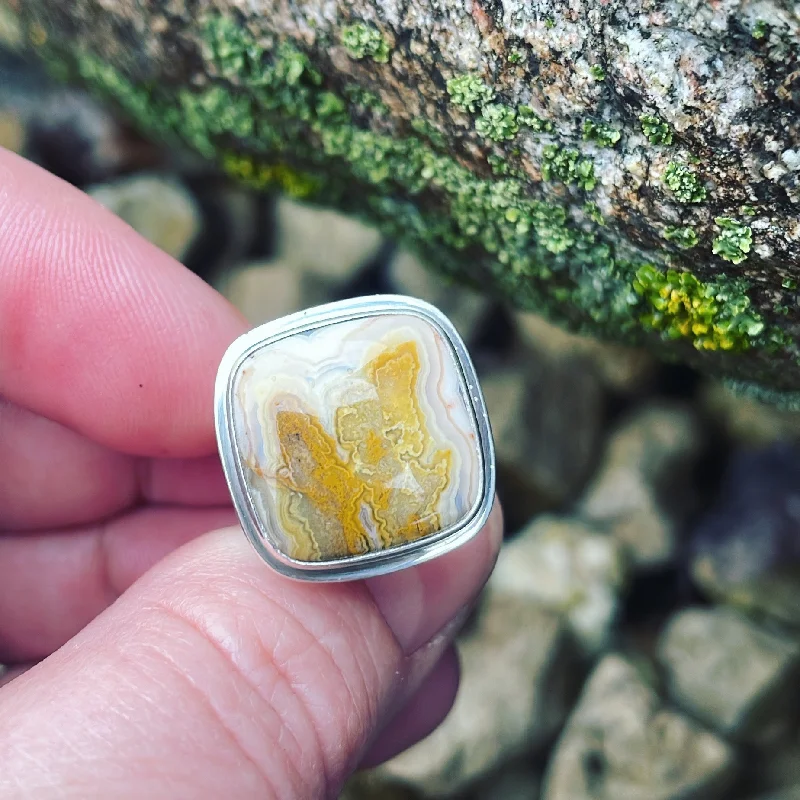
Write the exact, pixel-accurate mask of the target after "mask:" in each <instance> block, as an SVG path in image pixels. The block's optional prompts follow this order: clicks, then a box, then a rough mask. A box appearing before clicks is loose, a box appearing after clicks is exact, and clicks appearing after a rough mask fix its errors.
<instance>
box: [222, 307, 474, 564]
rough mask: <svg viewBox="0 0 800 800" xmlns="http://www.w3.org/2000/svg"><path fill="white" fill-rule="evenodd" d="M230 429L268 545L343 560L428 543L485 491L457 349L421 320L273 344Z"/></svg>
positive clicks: (259, 357) (241, 375)
mask: <svg viewBox="0 0 800 800" xmlns="http://www.w3.org/2000/svg"><path fill="white" fill-rule="evenodd" d="M234 387H235V388H234V408H233V419H234V435H235V438H236V449H237V451H238V452H239V454H240V457H241V459H242V467H243V473H244V476H245V480H246V482H247V486H248V492H249V494H250V497H251V500H252V502H253V505H254V507H255V509H256V512H257V513H258V515H259V516H260V517H261V519H262V521H263V523H264V527H265V529H266V530H267V532H268V535H269V536H270V539H271V540H272V544H273V545H274V546H275V547H276V548H277V549H278V550H279V551H280V552H282V553H283V554H284V555H286V556H288V557H290V558H293V559H295V560H298V561H309V562H311V561H333V560H336V559H341V558H345V557H347V556H352V555H360V554H364V553H368V552H371V551H376V550H384V549H387V548H392V547H396V546H399V545H403V544H407V543H409V542H412V541H417V540H420V539H422V538H424V537H427V536H431V535H433V534H435V533H437V532H438V531H440V530H443V529H445V528H448V527H450V526H452V525H454V524H456V523H458V522H459V521H461V520H463V519H464V518H465V517H467V516H468V515H470V514H471V512H472V511H473V510H474V508H475V507H476V505H477V503H478V502H479V500H480V497H481V492H482V484H481V481H482V463H481V460H480V456H479V454H478V450H479V448H478V446H477V440H478V433H477V430H476V426H475V420H474V416H473V414H472V411H471V406H470V404H469V402H468V399H467V397H466V387H465V386H464V382H463V378H462V376H461V372H460V370H459V368H458V365H457V363H456V360H455V357H454V355H453V353H452V350H451V347H450V345H449V343H448V342H447V341H446V340H445V339H444V338H443V337H442V335H441V334H440V333H439V331H438V330H437V329H436V328H435V327H433V326H432V325H430V324H429V323H427V322H426V321H425V320H423V319H421V318H420V317H417V316H414V315H410V314H384V315H380V316H374V317H366V318H363V319H357V320H349V321H345V322H336V323H332V324H327V325H325V326H323V327H320V328H317V329H314V330H311V331H308V332H304V333H299V334H293V335H291V336H287V337H285V338H283V339H281V340H279V341H278V342H275V343H273V344H270V345H267V346H264V347H263V348H261V349H259V350H258V351H256V352H255V353H253V354H252V355H250V356H249V357H248V358H247V359H246V360H245V361H244V362H243V364H242V365H241V367H240V368H239V370H238V373H237V375H236V378H235V383H234Z"/></svg>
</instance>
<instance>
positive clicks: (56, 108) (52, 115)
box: [0, 19, 164, 188]
mask: <svg viewBox="0 0 800 800" xmlns="http://www.w3.org/2000/svg"><path fill="white" fill-rule="evenodd" d="M0 28H2V19H0ZM1 35H2V34H1V33H0V36H1ZM0 119H2V120H3V122H2V123H0V128H1V129H2V130H0V141H2V144H3V146H5V147H7V148H8V149H11V150H14V151H15V152H18V153H20V154H21V155H23V156H24V157H25V158H27V159H29V160H30V161H33V162H35V163H37V164H39V165H40V166H42V167H44V169H46V170H48V171H49V172H52V173H53V174H55V175H57V176H58V177H60V178H63V179H64V180H66V181H68V182H70V183H72V184H74V185H76V186H80V187H81V188H85V187H86V186H88V185H90V184H92V183H100V182H104V181H107V180H110V179H112V178H114V177H116V176H118V175H119V174H121V173H126V172H131V171H134V170H141V169H150V168H153V167H156V166H159V165H160V164H161V163H162V161H163V160H164V158H163V151H161V150H160V149H159V148H157V147H155V146H154V145H152V144H150V143H147V142H145V140H144V139H142V138H141V136H140V135H139V134H137V133H135V132H134V131H133V130H132V129H131V128H130V127H129V126H128V125H127V123H125V122H124V121H123V120H121V119H120V118H119V117H118V116H117V115H116V114H115V113H114V112H113V110H112V109H111V108H110V107H108V106H104V105H103V104H102V103H100V102H99V101H98V100H97V98H96V97H93V96H92V95H90V94H89V93H88V92H86V91H84V90H82V89H76V88H74V87H65V86H63V85H61V84H59V83H57V82H55V81H54V80H53V79H52V78H51V77H50V76H48V75H47V74H46V73H45V72H44V71H43V70H42V69H41V68H40V66H39V65H38V64H37V63H36V62H32V61H30V60H25V59H23V58H21V57H20V56H15V55H12V54H9V53H7V52H3V51H2V50H0Z"/></svg>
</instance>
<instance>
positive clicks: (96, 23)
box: [19, 0, 800, 401]
mask: <svg viewBox="0 0 800 800" xmlns="http://www.w3.org/2000/svg"><path fill="white" fill-rule="evenodd" d="M19 8H20V11H21V13H22V17H23V20H22V24H23V30H24V33H25V34H26V36H27V40H28V41H30V42H31V43H32V44H33V46H34V47H35V48H36V49H37V50H38V51H39V52H40V53H41V54H42V56H43V57H44V58H45V59H47V60H48V62H49V63H50V64H51V66H52V67H53V68H54V70H55V71H56V72H58V73H59V74H61V75H63V76H67V75H70V74H71V75H72V76H74V77H77V78H78V79H80V80H82V81H84V82H87V83H91V84H93V85H94V86H97V87H99V88H100V89H102V90H103V91H105V92H106V94H108V95H109V96H110V97H112V98H114V99H115V100H116V101H118V102H119V103H120V104H121V105H122V106H124V107H125V108H126V109H127V111H128V112H129V114H130V115H131V116H132V117H134V118H135V119H136V121H137V123H138V124H140V125H141V126H142V127H143V128H145V129H147V130H150V131H153V132H156V133H158V134H160V135H172V136H175V135H177V136H178V137H180V138H181V139H182V140H183V141H185V142H187V143H188V144H189V145H190V146H191V147H192V148H194V149H196V150H197V151H199V152H201V153H203V154H204V155H205V156H207V157H208V158H213V159H216V160H217V161H218V162H219V163H221V164H223V165H225V167H226V168H227V169H228V170H229V171H230V172H231V173H232V174H237V175H239V176H240V177H241V178H242V179H244V180H246V181H248V182H249V183H250V184H251V185H256V186H259V187H267V186H279V187H281V188H283V189H285V190H286V191H289V192H291V193H293V194H294V195H296V196H304V197H314V198H315V199H317V200H320V201H322V202H326V203H334V204H337V205H339V206H341V207H342V208H345V209H349V210H352V211H355V212H357V213H359V214H364V215H367V216H369V217H370V218H371V219H373V220H374V221H376V222H377V223H379V224H380V225H381V226H382V227H383V228H384V230H386V231H387V232H389V233H390V234H391V235H393V236H395V235H396V236H400V237H402V238H404V239H405V240H406V241H407V242H410V243H413V244H414V246H415V247H416V248H418V249H419V250H420V251H422V252H423V253H424V255H425V256H426V259H427V260H428V261H430V262H431V263H436V264H438V265H439V266H440V267H441V268H443V269H445V270H446V271H448V272H450V273H451V274H454V275H458V276H459V277H460V278H462V279H465V280H468V281H470V282H471V283H472V284H473V285H475V286H477V287H478V288H480V289H481V290H482V291H486V292H490V291H491V292H496V293H498V294H501V295H503V296H504V297H506V298H509V299H511V300H513V301H514V302H515V303H517V304H518V305H519V306H521V307H523V308H527V309H531V310H543V311H546V312H547V313H548V314H550V315H552V316H553V317H556V318H559V319H562V320H564V321H567V322H569V323H570V324H571V325H573V326H575V327H578V328H583V329H590V330H593V331H596V332H600V333H603V334H606V335H610V336H613V337H616V338H620V339H626V340H630V341H638V342H644V343H647V344H649V345H650V346H652V347H654V348H659V349H662V350H664V351H668V352H669V353H671V354H672V355H675V356H677V357H680V358H686V359H688V360H691V361H692V362H694V363H696V364H699V365H701V366H703V367H705V368H708V369H710V370H715V371H717V372H719V373H723V374H727V375H732V376H735V377H738V378H740V379H744V380H747V381H758V382H759V383H760V384H761V385H763V386H770V387H773V388H775V389H780V390H795V391H796V390H798V389H800V359H799V358H798V356H800V350H799V349H798V345H797V341H798V335H797V334H798V329H799V328H800V306H798V304H797V303H796V298H797V287H798V283H799V282H800V248H798V246H797V244H798V240H800V217H798V214H797V208H798V203H799V202H800V137H799V135H798V131H799V130H800V113H799V112H798V108H800V102H799V101H798V96H799V95H800V78H798V75H799V74H800V72H798V69H797V66H798V52H800V17H799V15H798V11H797V6H796V4H795V3H792V2H789V0H721V1H720V2H715V3H707V2H703V1H702V0H666V1H665V0H645V1H644V2H642V1H641V0H615V1H614V2H608V0H585V2H580V3H577V2H575V3H568V4H564V3H563V2H562V0H524V1H523V0H508V2H504V3H496V2H491V1H490V0H477V2H474V3H461V2H455V1H454V0H449V1H448V0H446V1H445V2H442V3H428V2H424V1H423V2H417V1H416V0H414V1H413V2H411V3H408V4H399V3H397V2H396V0H353V2H350V3H344V2H342V3H338V4H337V3H335V2H330V1H329V0H309V1H308V2H304V3H302V4H280V3H276V2H273V0H198V2H192V3H189V2H186V0H142V2H137V3H130V2H125V0H73V2H70V3H64V2H62V0H24V2H22V3H20V4H19ZM671 269H674V270H676V271H675V272H670V270H671ZM784 399H786V400H787V401H792V400H796V399H797V398H796V397H790V398H784Z"/></svg>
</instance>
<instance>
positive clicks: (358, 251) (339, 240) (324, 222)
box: [275, 198, 381, 283]
mask: <svg viewBox="0 0 800 800" xmlns="http://www.w3.org/2000/svg"><path fill="white" fill-rule="evenodd" d="M276 205H277V207H276V209H275V213H276V219H275V224H276V226H277V230H278V234H277V237H276V242H275V256H276V258H279V259H281V260H283V261H285V262H286V263H287V264H291V265H292V267H294V268H295V269H297V270H298V271H300V272H305V273H309V274H310V275H313V276H314V277H316V278H317V279H318V280H328V281H331V282H334V283H343V282H344V281H346V280H347V279H349V278H352V277H353V274H354V273H355V272H357V271H358V269H359V267H362V266H363V265H364V264H366V263H367V262H368V261H369V259H370V258H373V257H374V256H375V255H376V254H377V252H378V248H379V247H380V245H381V236H380V233H378V231H376V230H375V229H374V228H371V227H369V226H367V225H363V224H362V223H360V222H358V221H357V220H354V219H348V218H347V217H345V216H343V215H342V214H337V213H335V212H332V211H320V209H318V208H310V207H308V206H306V205H305V204H303V203H298V202H295V201H293V200H289V199H286V198H283V199H280V200H278V202H277V204H276Z"/></svg>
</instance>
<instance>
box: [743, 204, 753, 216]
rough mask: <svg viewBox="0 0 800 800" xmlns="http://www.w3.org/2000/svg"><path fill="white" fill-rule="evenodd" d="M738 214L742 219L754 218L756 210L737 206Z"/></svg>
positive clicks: (750, 207) (751, 207) (746, 206)
mask: <svg viewBox="0 0 800 800" xmlns="http://www.w3.org/2000/svg"><path fill="white" fill-rule="evenodd" d="M739 213H740V214H741V215H742V216H743V217H754V216H755V215H756V210H755V208H753V206H748V205H744V206H739Z"/></svg>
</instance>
